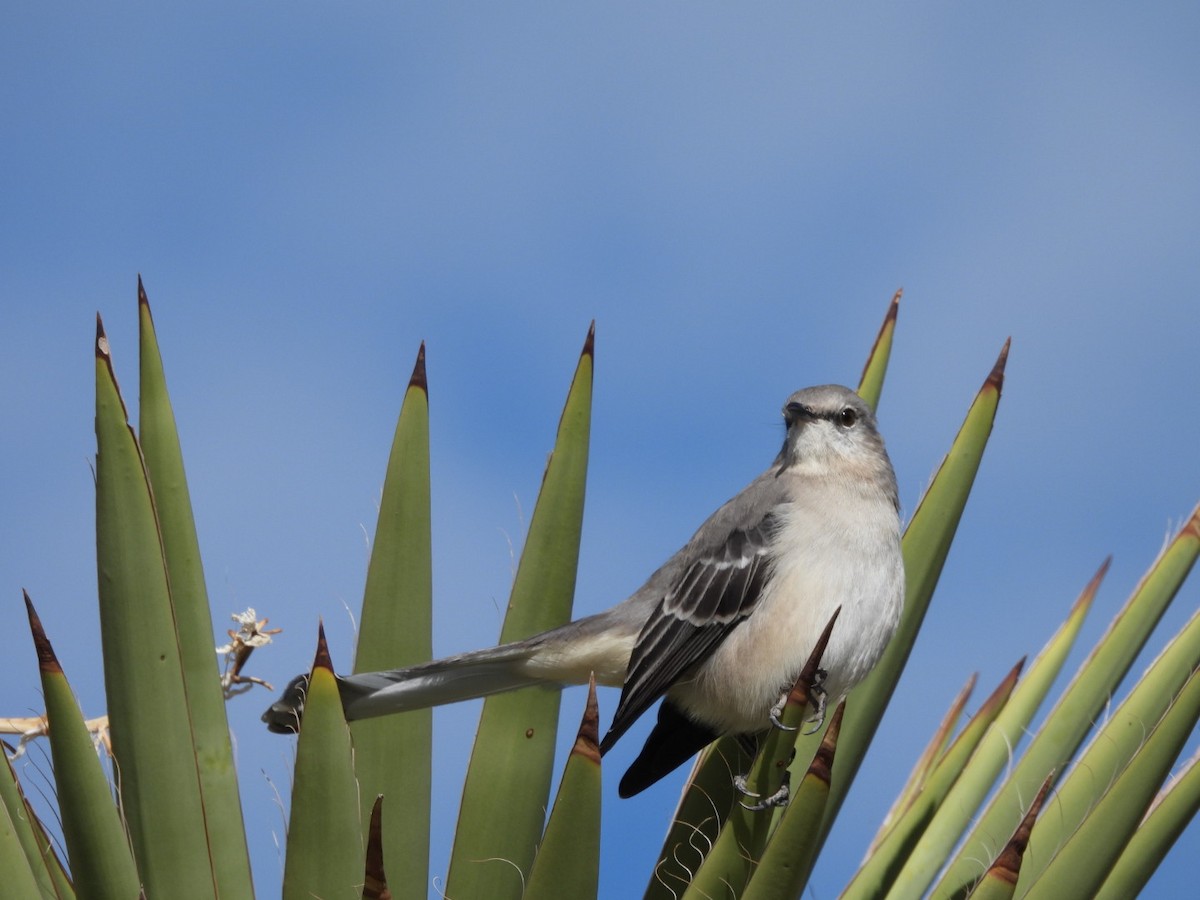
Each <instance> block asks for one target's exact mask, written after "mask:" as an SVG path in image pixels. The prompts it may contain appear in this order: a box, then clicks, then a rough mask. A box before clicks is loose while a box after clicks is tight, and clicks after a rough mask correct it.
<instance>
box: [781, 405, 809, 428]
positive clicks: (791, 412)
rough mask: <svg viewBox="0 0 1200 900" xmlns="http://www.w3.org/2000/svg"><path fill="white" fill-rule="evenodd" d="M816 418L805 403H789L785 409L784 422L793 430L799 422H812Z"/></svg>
mask: <svg viewBox="0 0 1200 900" xmlns="http://www.w3.org/2000/svg"><path fill="white" fill-rule="evenodd" d="M814 418H816V416H815V415H814V414H813V411H812V410H811V409H809V408H808V407H807V406H805V405H804V404H803V403H789V404H788V405H787V406H785V407H784V408H783V421H784V422H786V423H787V426H788V428H791V427H792V426H793V425H795V424H796V423H797V422H800V421H804V422H811V421H812V420H813V419H814Z"/></svg>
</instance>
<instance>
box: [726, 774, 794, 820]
mask: <svg viewBox="0 0 1200 900" xmlns="http://www.w3.org/2000/svg"><path fill="white" fill-rule="evenodd" d="M791 780H792V775H791V772H789V771H788V770H787V769H784V771H783V783H782V784H780V785H779V790H777V791H776V792H775V793H773V794H772V795H771V796H770V797H762V796H760V795H759V794H756V793H754V791H752V790H750V788H749V786H748V785H747V784H746V776H745V775H735V776H734V779H733V786H734V788H736V789H737V792H738V793H739V794H741V795H742V796H743V797H753V798H754V799H756V800H758V802H757V803H746V802H744V801H742V800H739V801H738V804H739V805H740V806H741V807H742V809H748V810H749V811H750V812H760V811H762V810H764V809H774V808H775V807H777V806H787V805H788V800H790V799H791V796H792V791H791V788H790V787H789V784H790V782H791Z"/></svg>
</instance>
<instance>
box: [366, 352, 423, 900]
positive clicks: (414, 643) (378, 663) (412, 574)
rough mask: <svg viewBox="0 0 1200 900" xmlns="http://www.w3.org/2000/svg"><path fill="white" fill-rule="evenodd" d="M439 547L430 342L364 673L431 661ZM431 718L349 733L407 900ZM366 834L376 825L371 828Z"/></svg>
mask: <svg viewBox="0 0 1200 900" xmlns="http://www.w3.org/2000/svg"><path fill="white" fill-rule="evenodd" d="M432 602H433V575H432V541H431V537H430V492H429V390H428V382H427V379H426V375H425V345H424V344H422V345H421V348H420V350H419V351H418V352H417V361H416V364H415V365H414V366H413V373H412V377H411V378H410V379H409V382H408V389H407V391H406V392H405V394H404V403H403V406H402V407H401V410H400V418H399V421H398V422H397V423H396V433H395V437H394V438H393V439H392V449H391V454H390V456H389V457H388V465H387V477H386V479H385V480H384V483H383V496H382V498H381V500H380V503H379V521H378V524H377V525H376V528H375V541H374V546H373V547H372V548H371V563H370V566H369V567H368V569H367V584H366V589H365V590H364V592H363V605H362V616H361V618H360V621H359V631H358V648H357V651H356V653H355V657H354V671H355V672H375V671H380V670H383V669H396V668H400V667H401V666H408V665H413V664H415V663H419V662H424V661H426V660H428V659H429V658H430V657H431V656H432V654H433V641H432V613H431V609H432ZM432 721H433V719H432V714H431V712H430V710H428V709H419V710H412V711H411V712H403V713H397V714H395V715H391V716H380V717H379V718H375V719H363V720H360V721H358V722H354V723H352V724H351V726H350V733H351V734H352V735H353V737H354V768H355V772H356V774H357V775H358V782H359V789H360V791H361V799H360V802H361V806H362V809H363V810H364V811H368V812H369V811H370V809H371V807H372V800H373V798H375V797H377V796H379V795H381V794H382V795H383V796H384V797H386V798H388V799H389V801H391V802H389V803H388V827H387V830H386V831H384V832H383V833H382V840H383V855H384V860H385V861H386V864H387V868H388V870H390V871H392V872H397V873H400V872H403V873H404V878H403V879H402V880H400V881H399V882H397V883H396V884H395V885H394V886H393V887H392V896H393V897H394V898H396V900H399V898H401V897H408V898H411V900H418V898H424V897H425V896H426V893H427V888H426V885H427V884H428V882H429V808H430V790H431V788H430V752H431V749H432ZM363 828H364V834H368V833H369V830H370V822H369V820H368V821H364V823H363Z"/></svg>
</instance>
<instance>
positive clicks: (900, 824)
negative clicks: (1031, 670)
mask: <svg viewBox="0 0 1200 900" xmlns="http://www.w3.org/2000/svg"><path fill="white" fill-rule="evenodd" d="M1020 672H1021V663H1018V664H1017V665H1016V666H1014V667H1013V668H1012V669H1011V670H1010V671H1009V673H1008V675H1007V676H1006V677H1005V678H1004V680H1003V681H1002V682H1000V685H999V686H998V687H997V688H996V690H995V691H993V692H992V695H991V696H990V697H988V699H987V700H986V701H984V703H983V705H982V706H981V707H980V709H979V712H978V713H977V714H976V715H975V716H973V717H972V718H971V721H970V722H969V723H968V724H967V727H966V728H965V729H963V732H962V733H961V734H960V735H959V736H958V738H957V739H956V740H955V741H954V742H953V743H952V744H951V745H950V747H949V748H947V750H946V752H945V754H943V755H942V756H941V757H939V758H938V760H937V762H936V763H935V764H934V765H933V767H932V769H931V771H930V773H929V776H928V778H927V779H926V780H925V783H924V785H923V786H922V788H921V790H920V791H919V792H918V793H917V794H916V795H915V796H914V797H913V798H912V801H911V803H910V805H909V806H908V808H906V809H905V810H904V811H903V813H901V815H900V816H899V818H898V819H897V820H896V822H895V823H894V825H893V826H892V827H891V828H890V829H889V830H888V831H887V833H886V834H885V835H884V836H883V838H882V840H880V841H878V843H877V844H876V845H875V846H874V847H873V848H872V850H871V853H870V855H869V856H868V858H867V859H866V860H865V861H864V862H863V865H862V867H861V868H860V869H859V870H858V872H857V873H856V874H855V876H854V878H853V879H852V880H851V882H850V884H849V885H848V886H847V887H846V890H845V891H843V893H842V900H859V898H866V897H882V896H884V895H885V894H886V893H887V891H888V890H889V889H890V888H891V885H892V881H893V879H895V877H896V875H897V873H899V872H900V870H901V868H902V867H903V865H904V862H905V859H906V858H907V855H908V853H909V852H910V851H911V849H912V847H913V845H914V844H916V842H917V841H918V840H919V839H920V837H921V835H922V833H923V832H924V830H925V828H926V827H927V826H928V824H929V822H930V820H931V819H932V818H933V816H934V813H935V812H937V810H938V809H939V807H940V806H941V805H942V803H943V802H944V801H945V799H946V796H947V795H948V794H949V793H950V792H951V789H952V788H953V787H954V785H955V784H956V783H957V782H958V780H959V777H960V776H961V775H962V774H963V770H964V769H966V768H967V765H968V763H969V762H971V761H972V755H973V754H974V753H975V751H976V750H977V748H978V747H979V744H980V741H982V740H983V739H984V735H985V734H987V733H988V732H989V729H991V728H992V725H993V723H994V722H995V721H996V719H997V717H998V716H1000V715H1001V714H1002V712H1003V710H1004V709H1006V707H1007V704H1008V703H1009V698H1010V697H1011V696H1012V693H1013V689H1014V688H1015V687H1016V685H1017V677H1018V676H1019V675H1020Z"/></svg>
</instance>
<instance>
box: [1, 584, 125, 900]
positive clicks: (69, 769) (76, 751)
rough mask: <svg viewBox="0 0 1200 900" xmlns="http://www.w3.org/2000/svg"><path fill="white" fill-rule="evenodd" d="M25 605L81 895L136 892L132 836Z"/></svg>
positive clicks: (102, 899)
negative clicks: (122, 820)
mask: <svg viewBox="0 0 1200 900" xmlns="http://www.w3.org/2000/svg"><path fill="white" fill-rule="evenodd" d="M25 608H26V611H27V612H28V614H29V628H30V631H31V632H32V633H33V643H34V647H35V648H36V649H37V655H38V665H39V668H40V670H41V676H42V694H43V695H44V696H45V700H46V719H47V721H48V722H49V723H50V752H51V755H52V758H53V760H54V780H55V784H56V786H57V788H58V808H59V815H60V816H61V817H62V831H63V839H64V840H65V842H66V845H67V853H68V855H69V858H70V861H71V875H72V877H73V879H74V882H75V893H76V895H77V896H78V897H80V898H83V900H88V898H95V900H107V898H110V897H127V898H134V897H137V895H138V892H139V890H140V884H139V879H138V873H137V867H136V866H135V865H134V862H133V854H132V853H131V852H130V848H129V838H128V836H127V835H126V834H125V828H124V826H123V825H122V823H121V817H120V815H119V814H118V812H117V807H116V805H115V804H114V803H113V797H112V790H111V789H110V787H109V784H108V779H107V778H106V777H105V775H104V770H103V768H102V767H101V765H100V760H99V758H98V757H97V756H96V749H95V747H94V746H93V744H92V738H91V735H90V734H89V732H88V729H87V726H86V725H85V724H84V722H83V714H82V713H81V712H80V711H79V706H78V704H77V703H76V702H75V697H74V695H73V694H72V693H71V688H70V686H69V685H68V684H67V680H66V677H65V676H64V675H63V671H62V667H61V666H60V665H59V663H58V659H57V657H55V655H54V649H53V648H52V647H51V646H50V641H49V640H48V639H47V638H46V633H45V631H44V630H43V629H42V623H41V621H40V620H39V619H38V615H37V613H36V612H35V611H34V608H33V602H32V601H31V600H30V599H29V595H28V594H26V595H25ZM43 871H44V869H43Z"/></svg>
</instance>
